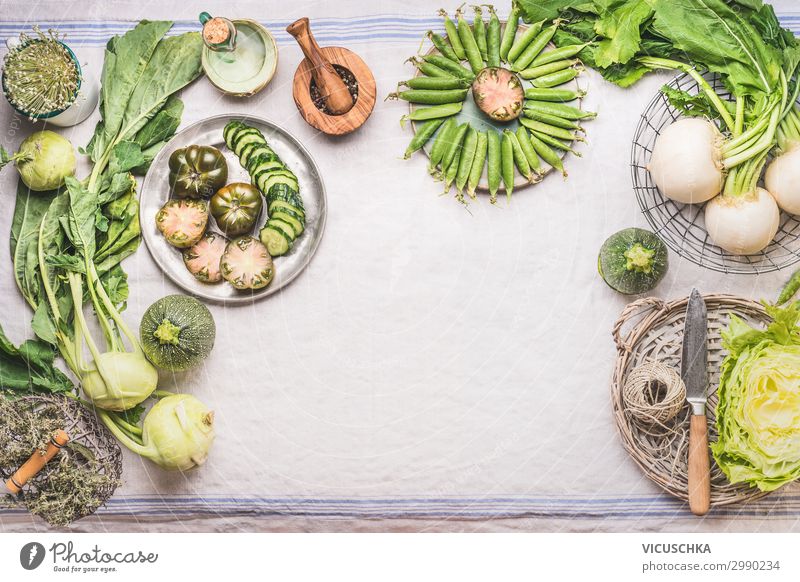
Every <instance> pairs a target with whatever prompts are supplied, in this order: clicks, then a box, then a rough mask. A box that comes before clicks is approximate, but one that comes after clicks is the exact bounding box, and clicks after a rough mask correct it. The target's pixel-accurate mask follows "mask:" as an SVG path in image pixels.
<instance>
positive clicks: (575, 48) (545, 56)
mask: <svg viewBox="0 0 800 582" xmlns="http://www.w3.org/2000/svg"><path fill="white" fill-rule="evenodd" d="M587 46H589V43H588V42H587V43H585V44H573V45H569V46H562V47H559V48H557V49H553V50H551V51H547V52H544V53H542V54H541V55H539V56H538V57H536V58H535V59H534V60H533V62H532V63H531V64H530V66H531V67H539V66H541V65H546V64H547V63H553V62H555V61H560V60H562V59H571V58H572V57H574V56H575V55H577V54H578V53H579V52H581V51H582V50H583V49H585V48H586V47H587Z"/></svg>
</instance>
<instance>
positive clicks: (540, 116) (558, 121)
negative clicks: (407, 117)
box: [438, 105, 583, 131]
mask: <svg viewBox="0 0 800 582" xmlns="http://www.w3.org/2000/svg"><path fill="white" fill-rule="evenodd" d="M438 107H443V106H442V105H439V106H438ZM522 114H523V115H524V116H525V117H527V118H529V119H533V120H534V121H541V122H542V123H547V124H548V125H554V126H555V127H561V128H563V129H574V130H577V131H583V128H582V127H581V126H580V124H579V123H578V122H577V121H572V120H571V119H564V118H563V117H558V116H557V115H550V114H549V113H542V112H541V111H537V110H535V109H525V110H523V112H522Z"/></svg>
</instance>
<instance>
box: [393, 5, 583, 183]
mask: <svg viewBox="0 0 800 582" xmlns="http://www.w3.org/2000/svg"><path fill="white" fill-rule="evenodd" d="M500 24H501V34H502V32H503V31H505V27H506V21H504V20H503V21H501V22H500ZM527 29H528V26H527V25H525V24H522V23H520V25H519V26H518V27H517V34H520V33H524V32H525V31H526V30H527ZM443 36H444V38H445V39H446V38H447V36H446V35H443ZM554 48H556V46H555V45H554V44H553V43H550V44H548V45H547V46H546V47H545V49H544V52H547V51H550V50H553V49H554ZM425 54H426V55H434V54H441V53H439V51H438V50H436V47H430V48H429V49H428V51H427V52H426V53H425ZM461 64H462V65H464V66H465V67H467V68H469V63H468V62H467V61H462V62H461ZM500 66H501V67H506V68H507V67H508V63H507V62H506V61H501V63H500ZM414 76H415V77H420V76H424V75H423V74H422V72H421V71H420V70H419V69H417V70H416V72H415V74H414ZM519 80H520V81H521V82H522V87H523V88H524V89H528V88H530V87H533V83H532V82H531V81H529V80H526V79H523V78H522V77H520V78H519ZM558 88H559V89H569V90H571V91H580V90H581V89H582V88H581V86H580V84H579V83H578V79H577V77H576V78H575V79H573V80H572V81H570V82H569V83H565V84H564V85H559V87H558ZM570 105H573V106H576V107H578V108H579V109H583V98H582V97H580V98H578V99H576V100H575V102H574V103H570ZM425 107H428V105H420V104H418V103H409V104H408V110H409V113H413V112H414V111H416V110H417V109H420V108H425ZM455 119H456V121H457V122H458V123H459V124H461V123H465V122H469V124H470V125H472V127H474V128H475V129H477V130H478V131H496V132H498V133H499V134H500V136H501V137H502V134H503V130H505V129H510V130H511V131H516V130H517V127H519V121H517V120H516V119H513V120H511V121H509V122H505V123H504V122H501V121H495V120H493V119H490V118H489V117H488V116H487V115H486V114H484V113H483V112H482V111H481V110H480V109H479V108H478V106H477V105H476V104H475V101H474V99H473V98H472V90H471V89H470V91H468V92H467V98H466V99H465V100H464V107H463V108H462V110H461V111H460V112H459V113H458V114H456V115H455ZM422 123H424V122H421V121H412V122H411V128H412V130H413V132H414V133H415V134H416V133H417V126H418V124H422ZM433 141H434V138H431V139H429V140H428V142H427V143H426V144H425V145H424V146H423V147H422V151H423V152H424V153H425V155H426V156H428V157H430V155H431V150H430V148H431V146H432V145H433ZM572 145H573V148H574V147H575V146H577V145H578V144H577V143H575V142H573V144H572ZM554 151H555V152H556V153H557V154H558V156H559V157H560V158H561V159H562V160H564V159H565V158H566V157H567V154H568V153H569V152H565V151H560V150H554ZM540 162H541V164H542V170H543V172H542V179H544V177H545V176H547V175H548V174H549V173H550V172H552V170H553V167H552V166H551V165H550V164H548V163H547V162H545V161H544V160H540ZM539 182H541V180H537V181H535V182H529V181H528V180H527V179H526V178H525V176H523V175H522V174H521V173H520V171H519V170H518V169H517V167H516V165H515V166H514V190H522V189H524V188H528V187H529V186H535V185H536V184H538V183H539ZM477 190H478V191H479V192H483V193H488V192H489V178H488V176H487V171H486V168H485V167H484V171H483V174H481V180H480V182H479V183H478V188H477ZM500 191H501V192H504V191H505V186H504V185H503V183H502V182H501V183H500Z"/></svg>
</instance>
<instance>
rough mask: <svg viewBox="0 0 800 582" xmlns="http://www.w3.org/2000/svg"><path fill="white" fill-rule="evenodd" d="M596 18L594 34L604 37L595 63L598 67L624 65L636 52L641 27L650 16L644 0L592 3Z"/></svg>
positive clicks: (651, 11) (615, 0)
mask: <svg viewBox="0 0 800 582" xmlns="http://www.w3.org/2000/svg"><path fill="white" fill-rule="evenodd" d="M594 5H595V6H596V7H597V8H598V16H599V18H598V19H597V21H596V22H595V23H594V30H595V32H596V33H597V34H599V35H600V36H602V37H604V38H603V40H601V41H599V42H598V43H597V50H595V53H594V60H595V62H596V63H597V66H599V67H603V68H606V67H610V66H611V65H614V64H617V63H620V64H625V63H627V62H628V61H630V60H631V58H633V56H634V55H635V54H636V53H637V52H638V51H639V46H640V42H641V34H640V30H639V29H640V27H641V26H642V24H643V23H644V22H645V21H646V20H647V19H648V18H650V16H651V15H652V14H653V9H652V8H651V7H650V6H649V5H648V3H647V1H646V0H595V2H594Z"/></svg>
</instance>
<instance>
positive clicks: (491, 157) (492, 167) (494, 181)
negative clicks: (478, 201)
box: [486, 129, 502, 204]
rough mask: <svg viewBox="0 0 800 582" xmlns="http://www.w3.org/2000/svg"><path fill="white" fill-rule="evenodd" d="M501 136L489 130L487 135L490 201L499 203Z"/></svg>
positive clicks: (487, 170)
mask: <svg viewBox="0 0 800 582" xmlns="http://www.w3.org/2000/svg"><path fill="white" fill-rule="evenodd" d="M500 149H501V148H500V134H499V133H497V132H496V131H495V130H494V129H489V130H488V133H487V134H486V177H487V179H488V181H489V200H490V202H491V203H492V204H494V203H495V202H496V201H497V190H498V189H499V188H500V174H501V167H502V163H501V153H500Z"/></svg>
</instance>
